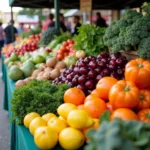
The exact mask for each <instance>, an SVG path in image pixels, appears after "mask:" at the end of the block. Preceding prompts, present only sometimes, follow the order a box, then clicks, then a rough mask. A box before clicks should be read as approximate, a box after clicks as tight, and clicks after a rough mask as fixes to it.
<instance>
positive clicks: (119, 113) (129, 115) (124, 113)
mask: <svg viewBox="0 0 150 150" xmlns="http://www.w3.org/2000/svg"><path fill="white" fill-rule="evenodd" d="M115 118H120V119H122V120H138V116H137V115H136V114H135V112H133V111H132V110H131V109H128V108H119V109H116V110H115V111H113V113H112V115H111V120H113V119H115Z"/></svg>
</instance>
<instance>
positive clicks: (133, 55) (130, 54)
mask: <svg viewBox="0 0 150 150" xmlns="http://www.w3.org/2000/svg"><path fill="white" fill-rule="evenodd" d="M109 53H110V54H111V53H112V48H109ZM120 53H121V54H122V56H125V57H126V58H127V60H133V59H136V58H138V57H139V56H138V54H137V51H123V50H121V51H120Z"/></svg>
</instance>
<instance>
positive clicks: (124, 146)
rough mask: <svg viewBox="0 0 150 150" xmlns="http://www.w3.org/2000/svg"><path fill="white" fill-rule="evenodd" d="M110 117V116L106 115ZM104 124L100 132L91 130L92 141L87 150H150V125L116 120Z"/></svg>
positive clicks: (89, 133) (88, 134)
mask: <svg viewBox="0 0 150 150" xmlns="http://www.w3.org/2000/svg"><path fill="white" fill-rule="evenodd" d="M105 116H106V117H108V114H105ZM103 120H104V121H103V122H102V123H101V125H100V128H99V129H98V130H90V131H89V132H88V133H87V136H88V137H89V138H90V139H91V140H90V141H89V143H88V145H87V146H86V147H85V150H149V149H150V124H145V123H143V122H138V121H123V120H120V119H115V120H114V121H111V122H109V121H107V119H104V118H103Z"/></svg>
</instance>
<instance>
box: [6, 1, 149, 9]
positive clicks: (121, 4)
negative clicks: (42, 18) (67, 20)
mask: <svg viewBox="0 0 150 150" xmlns="http://www.w3.org/2000/svg"><path fill="white" fill-rule="evenodd" d="M54 1H55V0H9V4H10V6H13V7H15V6H16V7H17V6H19V7H30V8H53V7H54ZM145 1H147V2H150V0H93V9H123V8H127V7H129V8H135V7H140V6H141V5H142V3H144V2H145ZM60 8H61V9H74V8H77V9H79V8H80V0H71V1H70V0H60Z"/></svg>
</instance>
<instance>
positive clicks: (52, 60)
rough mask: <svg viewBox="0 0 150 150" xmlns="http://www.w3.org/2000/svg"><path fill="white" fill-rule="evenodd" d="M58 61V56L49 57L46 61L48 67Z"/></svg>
mask: <svg viewBox="0 0 150 150" xmlns="http://www.w3.org/2000/svg"><path fill="white" fill-rule="evenodd" d="M56 63H57V59H56V58H54V57H53V58H49V59H48V60H47V61H46V65H47V67H52V68H53V67H54V66H55V65H56Z"/></svg>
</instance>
